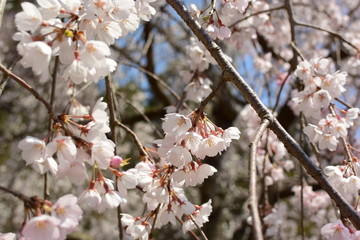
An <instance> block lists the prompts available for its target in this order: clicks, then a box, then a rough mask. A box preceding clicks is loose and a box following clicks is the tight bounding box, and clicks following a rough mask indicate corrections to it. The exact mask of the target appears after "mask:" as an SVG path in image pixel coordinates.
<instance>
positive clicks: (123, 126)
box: [116, 120, 150, 159]
mask: <svg viewBox="0 0 360 240" xmlns="http://www.w3.org/2000/svg"><path fill="white" fill-rule="evenodd" d="M116 125H117V126H119V127H121V128H122V129H124V130H125V131H126V132H127V133H129V134H130V135H131V136H132V137H133V139H134V142H135V144H136V146H137V147H138V149H139V151H140V155H141V156H142V157H145V158H147V159H150V158H149V154H148V153H147V152H146V150H145V147H144V145H143V144H142V143H141V142H140V140H139V138H138V137H137V136H136V134H135V133H134V131H133V130H131V129H130V128H128V127H127V126H125V125H124V124H122V123H121V122H120V121H119V120H116Z"/></svg>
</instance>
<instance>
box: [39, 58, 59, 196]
mask: <svg viewBox="0 0 360 240" xmlns="http://www.w3.org/2000/svg"><path fill="white" fill-rule="evenodd" d="M59 63H60V61H59V56H56V57H55V62H54V69H53V72H52V75H51V89H50V106H51V108H52V109H54V104H55V95H56V80H57V79H56V78H57V71H58V67H59ZM52 123H53V120H52V119H51V118H50V119H49V126H48V129H49V132H51V126H52ZM48 177H49V176H48V173H47V172H46V173H45V174H44V192H43V195H44V199H48V198H49V196H50V193H49V185H48Z"/></svg>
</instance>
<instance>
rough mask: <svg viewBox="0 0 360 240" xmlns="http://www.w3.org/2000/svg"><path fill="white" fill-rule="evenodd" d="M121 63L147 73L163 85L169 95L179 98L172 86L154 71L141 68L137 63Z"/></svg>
mask: <svg viewBox="0 0 360 240" xmlns="http://www.w3.org/2000/svg"><path fill="white" fill-rule="evenodd" d="M122 65H125V66H128V67H133V68H136V69H137V70H139V71H141V72H143V73H145V74H147V75H149V76H150V77H152V78H154V79H155V80H156V81H158V82H159V83H160V85H161V86H163V87H164V88H165V89H166V90H168V91H169V93H171V95H173V96H174V97H175V98H176V99H177V100H180V96H179V94H178V93H177V92H176V91H175V90H174V89H173V88H172V87H170V86H169V84H167V83H166V82H165V81H164V80H163V79H161V78H160V77H159V76H158V75H156V74H155V73H152V72H150V71H148V70H146V69H145V68H143V67H141V66H139V65H135V64H129V63H123V64H122Z"/></svg>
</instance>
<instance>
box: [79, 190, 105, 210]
mask: <svg viewBox="0 0 360 240" xmlns="http://www.w3.org/2000/svg"><path fill="white" fill-rule="evenodd" d="M100 202H101V196H100V194H99V192H98V191H97V190H96V188H91V187H90V188H88V189H86V190H84V191H83V192H82V193H81V195H80V197H79V203H80V204H84V205H85V206H86V207H88V208H91V209H95V208H97V207H98V205H99V204H100Z"/></svg>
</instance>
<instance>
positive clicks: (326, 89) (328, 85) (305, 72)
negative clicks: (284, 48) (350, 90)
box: [292, 58, 347, 119]
mask: <svg viewBox="0 0 360 240" xmlns="http://www.w3.org/2000/svg"><path fill="white" fill-rule="evenodd" d="M329 68H330V60H329V59H326V58H314V59H311V60H310V62H308V61H306V60H304V61H302V62H300V63H299V64H298V66H297V68H296V70H295V72H294V75H295V76H296V77H298V78H299V79H300V80H301V81H302V83H303V84H304V89H303V90H302V91H295V92H294V93H293V99H292V100H293V101H294V102H295V104H297V105H296V108H297V110H298V111H301V112H303V113H304V115H305V116H306V117H312V118H316V119H318V118H320V113H321V110H322V109H326V108H328V107H329V105H330V103H331V101H332V100H334V99H335V98H337V97H340V95H341V94H342V93H343V92H345V90H346V89H345V87H344V85H345V83H346V76H347V73H346V72H340V71H337V72H335V73H333V74H330V73H329V71H330V69H329Z"/></svg>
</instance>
